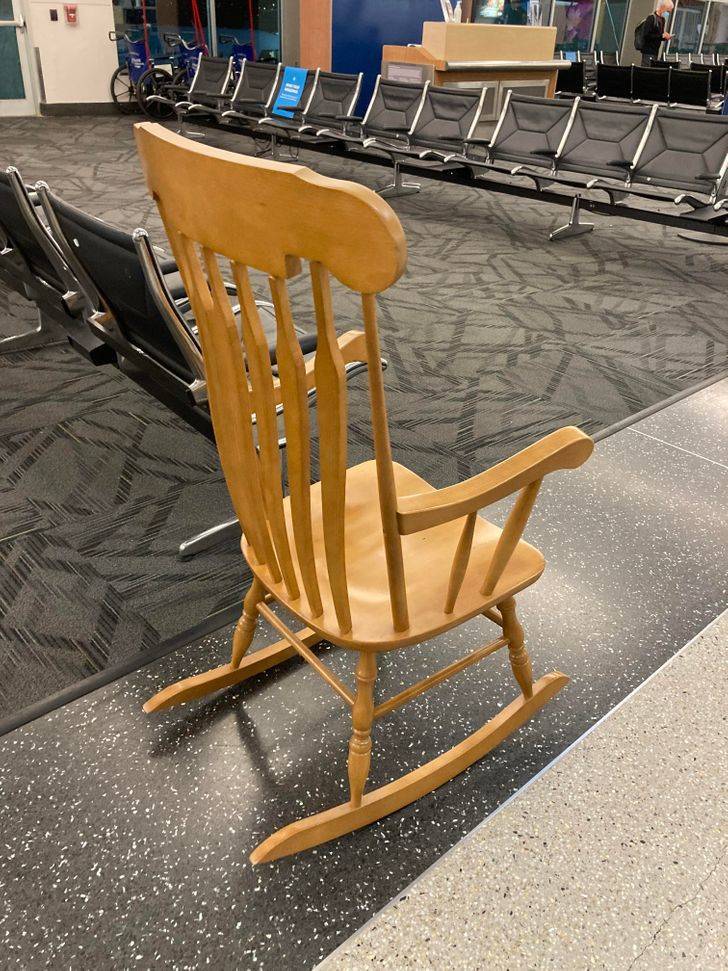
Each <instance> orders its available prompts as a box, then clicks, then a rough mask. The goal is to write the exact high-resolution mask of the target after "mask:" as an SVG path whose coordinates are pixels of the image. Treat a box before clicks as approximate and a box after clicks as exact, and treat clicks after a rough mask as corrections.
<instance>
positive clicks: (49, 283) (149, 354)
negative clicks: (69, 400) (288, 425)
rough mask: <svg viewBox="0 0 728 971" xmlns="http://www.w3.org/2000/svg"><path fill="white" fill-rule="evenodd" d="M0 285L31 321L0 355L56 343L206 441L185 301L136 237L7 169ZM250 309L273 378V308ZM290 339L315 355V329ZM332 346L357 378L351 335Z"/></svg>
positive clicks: (189, 544) (216, 530) (0, 199)
mask: <svg viewBox="0 0 728 971" xmlns="http://www.w3.org/2000/svg"><path fill="white" fill-rule="evenodd" d="M0 281H2V282H3V283H4V284H5V286H7V287H10V288H11V289H12V290H15V291H16V292H19V293H21V294H23V295H24V296H25V297H27V298H28V299H30V300H32V301H34V302H35V303H36V304H37V306H38V310H39V318H40V321H41V325H40V326H39V327H38V328H37V329H35V330H33V331H31V332H29V333H26V334H19V335H16V336H13V337H8V338H5V339H4V340H3V341H0V351H3V352H6V353H7V352H11V351H20V350H26V349H30V348H32V347H33V346H35V345H37V344H40V343H45V342H47V341H48V339H49V337H51V338H53V337H55V336H59V337H60V336H63V335H65V336H66V337H67V338H68V340H69V342H70V343H71V346H72V347H74V349H75V350H77V351H78V352H79V353H80V354H82V355H83V356H84V357H85V358H86V359H87V360H89V361H90V362H91V363H92V364H94V365H96V366H101V365H112V366H115V367H117V368H119V369H120V370H121V371H122V372H123V373H124V374H126V375H127V377H129V378H131V380H133V381H134V382H135V383H136V384H137V385H139V386H140V387H142V388H143V389H144V390H145V391H146V392H147V393H149V394H151V395H152V396H153V397H155V398H156V399H157V400H158V401H160V402H161V403H162V404H164V405H165V406H166V407H167V408H169V409H171V410H172V411H174V412H175V414H177V415H178V416H180V417H181V418H182V419H183V420H184V421H185V422H187V424H189V425H190V426H191V427H193V428H194V429H196V430H197V431H199V432H201V433H202V434H203V435H205V436H206V437H207V438H209V439H211V440H212V439H213V430H212V422H211V418H210V412H209V407H208V401H207V383H206V379H205V368H204V363H203V358H202V351H201V348H200V344H199V341H198V336H197V328H196V326H195V321H194V318H193V316H192V314H191V310H190V304H189V301H188V298H187V294H186V292H185V288H184V285H183V283H182V279H181V277H180V274H179V272H178V271H177V265H176V263H175V262H174V260H171V259H159V258H158V257H157V255H156V253H155V250H154V247H153V246H152V244H151V240H150V238H149V236H148V234H147V233H146V231H145V230H143V229H137V230H135V231H134V232H133V233H132V234H129V233H126V232H123V231H121V230H119V229H116V228H115V227H113V226H110V225H109V224H108V223H105V222H103V221H102V220H99V219H96V218H95V217H93V216H90V215H88V214H87V213H85V212H82V211H81V210H80V209H77V208H76V207H75V206H72V205H70V204H69V203H68V202H65V201H64V200H63V199H60V198H59V197H58V196H56V195H54V194H53V193H52V192H51V191H50V189H49V188H48V186H47V185H46V184H45V183H42V182H40V183H38V184H37V185H36V186H33V187H32V188H30V187H28V186H26V185H25V184H24V182H23V180H22V178H21V176H20V173H19V172H18V171H17V169H15V168H13V167H10V168H8V169H7V170H6V171H5V172H2V171H0ZM226 289H227V290H228V293H229V296H230V300H231V304H232V305H233V311H234V313H235V314H236V317H237V315H238V313H239V308H238V306H237V299H238V298H237V291H236V289H235V286H234V285H233V284H232V283H226ZM256 303H257V305H258V308H259V313H260V315H261V320H262V322H263V326H264V330H265V331H266V334H267V335H268V337H269V341H270V353H271V360H272V362H273V364H274V368H275V333H276V329H275V327H276V325H275V315H274V313H273V304H272V303H270V302H268V301H256ZM298 337H299V343H300V345H301V349H302V351H303V353H304V354H305V355H311V354H312V353H314V352H315V350H316V335H315V328H314V329H313V332H311V333H307V332H305V331H302V330H299V331H298ZM340 346H341V347H342V353H343V355H344V360H345V363H346V372H347V376H348V377H352V376H353V375H355V374H356V373H358V372H360V371H362V370H364V368H365V365H364V363H362V362H361V361H360V360H358V359H357V347H358V345H357V343H356V341H354V340H353V339H352V335H351V333H350V334H349V335H344V337H342V338H340ZM310 400H313V395H311V396H310ZM283 445H285V439H284V438H283V437H282V436H281V446H283ZM236 531H239V527H238V523H237V520H232V521H230V522H227V523H223V524H220V525H219V526H216V527H213V528H212V529H208V530H205V531H204V533H201V534H200V535H199V536H197V537H193V538H192V539H190V540H187V541H186V542H185V543H183V544H182V546H181V547H180V555H181V556H183V557H185V556H190V555H193V554H195V553H197V552H201V551H202V550H204V549H207V548H208V547H209V546H210V545H212V544H213V543H214V542H217V541H218V540H219V539H220V538H222V537H223V536H227V535H229V534H230V533H234V532H236Z"/></svg>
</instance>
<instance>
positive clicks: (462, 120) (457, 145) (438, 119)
mask: <svg viewBox="0 0 728 971" xmlns="http://www.w3.org/2000/svg"><path fill="white" fill-rule="evenodd" d="M486 94H487V91H486V89H485V88H481V89H480V90H478V89H472V88H433V87H428V88H427V89H426V91H425V99H424V101H423V102H422V104H421V106H420V108H419V110H418V111H417V113H416V114H415V117H414V121H413V122H412V125H411V127H410V129H409V131H407V132H405V133H404V134H397V135H395V137H394V138H389V137H383V136H372V137H370V138H366V139H364V142H363V146H364V148H366V149H371V150H374V151H379V152H383V153H384V154H385V155H388V156H389V157H390V159H391V160H392V163H393V165H394V180H393V181H392V182H391V183H390V184H388V185H386V186H384V187H383V188H382V189H379V190H378V191H379V194H380V195H382V196H384V197H385V198H393V197H395V196H399V195H408V194H410V193H412V192H416V191H418V189H419V185H417V184H416V183H413V182H408V183H405V182H402V179H401V176H400V165H401V163H402V161H403V160H405V159H411V160H414V161H415V163H416V164H417V163H423V164H425V165H430V164H431V163H432V162H434V163H436V164H438V165H443V164H460V163H466V164H473V163H475V164H478V160H477V159H472V158H471V157H470V152H471V149H472V148H473V147H474V146H475V145H480V146H482V147H483V148H485V147H486V146H487V145H488V139H487V138H479V137H478V136H477V134H476V131H477V128H478V124H479V122H480V120H481V117H482V114H483V106H484V104H485V98H486ZM480 164H483V165H484V164H485V155H482V156H481V159H480Z"/></svg>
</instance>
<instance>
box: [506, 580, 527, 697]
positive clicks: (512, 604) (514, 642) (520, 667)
mask: <svg viewBox="0 0 728 971" xmlns="http://www.w3.org/2000/svg"><path fill="white" fill-rule="evenodd" d="M498 608H499V609H500V612H501V617H502V618H503V635H504V636H505V637H506V638H507V639H508V655H509V657H510V661H511V670H512V671H513V674H514V677H515V679H516V681H517V682H518V684H519V685H520V688H521V691H522V692H523V696H524V698H530V697H531V695H532V694H533V672H532V671H531V658H530V657H529V656H528V651H527V650H526V648H525V647H524V646H523V628H522V627H521V625H520V624H519V622H518V618H517V617H516V601H515V600H514V598H513V597H509V598H508V599H507V600H503V601H502V602H501V603H499V604H498Z"/></svg>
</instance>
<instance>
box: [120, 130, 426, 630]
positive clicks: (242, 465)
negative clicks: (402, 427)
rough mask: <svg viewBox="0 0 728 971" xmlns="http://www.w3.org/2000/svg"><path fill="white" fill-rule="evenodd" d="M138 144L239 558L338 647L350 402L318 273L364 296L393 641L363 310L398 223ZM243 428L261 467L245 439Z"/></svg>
mask: <svg viewBox="0 0 728 971" xmlns="http://www.w3.org/2000/svg"><path fill="white" fill-rule="evenodd" d="M136 137H137V144H138V148H139V152H140V155H141V158H142V162H143V165H144V170H145V174H146V179H147V184H148V186H149V189H150V191H151V192H152V194H153V196H154V198H155V200H156V202H157V205H158V207H159V211H160V215H161V217H162V220H163V222H164V225H165V228H166V231H167V235H168V237H169V241H170V244H171V247H172V250H173V252H174V255H175V258H176V260H177V262H178V264H179V268H180V272H181V274H182V278H183V280H184V283H185V287H186V289H187V293H188V294H189V296H190V299H191V302H192V307H193V310H194V313H195V318H196V320H197V321H198V325H199V331H200V337H201V341H202V348H203V353H204V357H205V362H206V370H207V379H208V389H209V402H210V410H211V413H212V419H213V424H214V427H215V436H216V441H217V446H218V450H219V453H220V460H221V463H222V466H223V470H224V472H225V477H226V480H227V483H228V488H229V490H230V494H231V497H232V501H233V504H234V507H235V511H236V513H237V515H238V517H239V519H240V523H241V525H242V528H243V531H244V533H245V536H246V539H247V541H248V543H249V546H250V549H251V551H252V553H253V555H254V557H255V558H256V559H257V561H258V563H260V564H262V565H264V566H265V567H266V568H267V569H268V571H269V573H270V575H271V578H272V580H273V582H274V583H281V582H282V583H283V584H284V585H285V589H286V591H287V594H288V596H289V597H290V598H291V599H292V600H296V599H298V597H299V596H300V597H305V598H306V600H307V602H308V605H309V608H310V612H311V614H312V616H314V617H316V616H321V615H322V613H324V611H325V612H326V614H327V615H328V614H329V612H330V611H333V613H332V620H333V617H334V616H335V622H336V624H337V625H338V627H339V630H340V632H341V633H342V634H345V633H347V632H348V631H349V630H351V616H350V609H349V592H348V587H347V566H346V546H345V528H344V526H345V523H344V511H345V485H346V469H347V393H346V381H345V375H344V362H343V359H342V354H341V351H340V348H339V346H338V344H337V340H336V332H335V329H334V317H333V310H332V301H331V289H330V282H329V280H330V275H331V276H333V277H334V278H335V279H337V280H338V281H339V282H340V283H342V284H343V285H344V286H346V287H348V288H349V289H351V290H353V291H355V292H357V293H359V294H360V295H361V299H362V306H363V317H364V324H365V338H364V340H365V353H364V357H365V359H366V360H367V362H368V364H369V382H370V396H371V404H372V423H373V432H374V444H375V456H376V461H377V477H378V486H379V498H380V507H381V516H382V526H383V531H384V536H385V548H386V554H387V567H388V576H389V587H390V599H391V603H392V614H393V621H394V626H395V629H397V630H402V629H404V628H405V627H406V626H407V621H406V592H405V586H404V576H403V567H402V550H401V538H400V535H399V530H398V527H397V519H396V514H397V510H396V493H395V484H394V475H393V468H392V459H391V452H390V446H389V435H388V429H387V418H386V408H385V402H384V390H383V384H382V373H381V367H380V350H379V337H378V331H377V323H376V305H375V294H377V293H380V292H381V291H383V290H386V289H387V288H388V287H389V286H391V285H392V284H393V283H394V282H395V281H396V280H397V279H398V278H399V277H400V275H401V274H402V272H403V270H404V268H405V262H406V242H405V238H404V233H403V231H402V227H401V225H400V223H399V220H398V219H397V217H396V215H395V214H394V212H393V211H392V210H391V209H390V207H389V206H388V205H387V203H386V202H384V201H383V200H382V199H380V198H379V197H378V196H377V195H376V194H375V193H374V192H372V191H371V190H369V189H366V188H364V187H362V186H359V185H355V184H353V183H350V182H341V181H336V180H333V179H328V178H324V177H323V176H320V175H317V174H315V173H313V172H311V171H310V170H309V169H307V168H305V167H304V166H302V165H290V164H281V163H278V162H270V161H263V160H261V159H253V158H249V157H241V156H240V155H236V154H233V153H231V152H225V151H221V150H218V149H214V148H211V147H209V146H203V145H197V144H194V143H192V142H190V141H188V140H186V139H184V138H181V137H180V136H178V135H175V134H173V133H171V132H169V131H167V130H165V129H164V128H162V127H161V126H159V125H154V124H149V123H145V124H141V125H137V126H136ZM201 185H204V186H205V204H204V206H201V205H200V198H199V187H200V186H201ZM218 257H221V258H223V259H224V260H226V261H229V264H230V266H231V270H232V275H233V279H234V281H235V284H236V286H237V290H238V299H239V302H240V305H241V318H242V321H243V344H244V351H245V359H244V357H243V348H241V344H240V339H239V336H238V332H237V329H236V326H235V320H234V317H233V315H232V312H231V309H230V301H229V298H228V297H227V295H226V293H225V289H224V286H223V281H222V276H221V273H220V268H219V265H218ZM302 260H307V261H309V264H310V274H311V285H312V292H313V302H314V307H315V316H316V326H317V332H318V349H317V353H316V358H315V365H314V367H313V372H312V373H307V372H306V367H305V364H304V360H303V357H302V355H301V351H300V347H299V344H298V341H297V339H296V336H295V332H294V328H293V318H292V314H291V307H290V303H289V297H288V289H287V280H288V279H290V278H292V277H294V276H297V275H298V274H299V273H300V272H301V269H302V267H301V261H302ZM250 269H252V270H257V271H262V272H264V273H266V274H267V275H268V277H269V283H270V289H271V293H272V299H273V303H274V305H275V312H276V318H277V360H278V371H279V380H276V379H274V377H273V374H272V371H271V366H270V359H269V354H268V345H267V342H266V340H265V337H264V334H263V330H262V327H261V323H260V319H259V316H258V311H257V308H256V305H255V300H254V298H253V291H252V289H251V284H250V278H249V270H250ZM246 377H247V379H246ZM312 383H315V385H316V388H317V402H318V428H319V433H318V434H319V455H320V463H319V464H320V479H321V502H322V506H323V516H322V521H323V533H324V535H323V543H324V550H325V557H324V560H325V562H321V561H320V559H319V560H318V561H317V559H316V558H315V555H314V541H313V534H312V520H311V487H310V470H311V433H310V427H309V418H308V406H307V402H306V390H307V387H310V385H311V384H312ZM279 402H282V404H283V407H284V416H285V428H286V438H287V440H288V473H289V483H290V496H291V499H290V503H291V527H292V528H291V531H290V532H289V531H288V530H287V528H286V523H285V519H284V504H283V494H282V486H281V466H280V457H279V449H278V434H277V426H276V415H275V407H276V404H277V403H279ZM253 415H255V416H256V418H257V426H258V446H259V450H260V451H259V455H258V454H257V453H256V448H255V443H254V441H253V436H252V431H251V417H252V416H253ZM291 533H292V535H291Z"/></svg>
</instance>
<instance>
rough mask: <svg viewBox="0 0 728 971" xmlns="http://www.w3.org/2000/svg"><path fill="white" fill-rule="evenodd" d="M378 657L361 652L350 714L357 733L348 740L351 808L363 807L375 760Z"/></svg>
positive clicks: (354, 732)
mask: <svg viewBox="0 0 728 971" xmlns="http://www.w3.org/2000/svg"><path fill="white" fill-rule="evenodd" d="M376 678H377V655H376V654H374V653H369V652H368V651H361V652H360V654H359V661H358V663H357V666H356V698H355V699H354V707H353V709H352V713H351V720H352V724H353V726H354V731H353V733H352V736H351V740H350V741H349V790H350V792H351V805H352V806H360V805H361V799H362V796H363V795H364V785H365V783H366V781H367V776H368V775H369V765H370V764H371V759H372V722H373V721H374V682H375V681H376Z"/></svg>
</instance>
